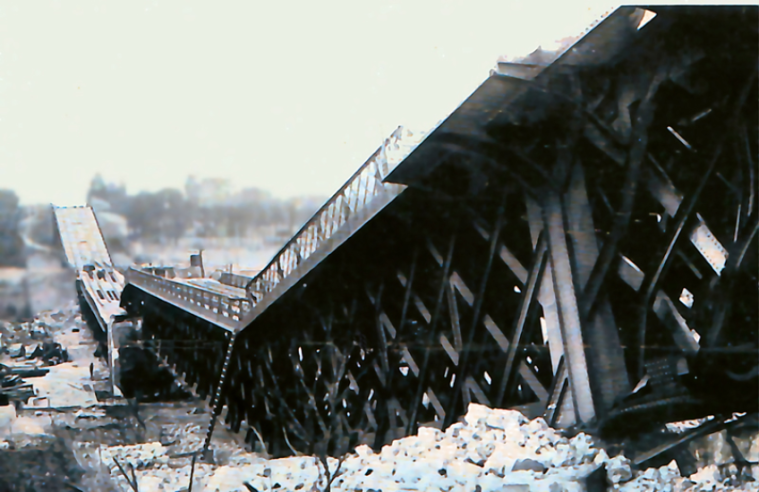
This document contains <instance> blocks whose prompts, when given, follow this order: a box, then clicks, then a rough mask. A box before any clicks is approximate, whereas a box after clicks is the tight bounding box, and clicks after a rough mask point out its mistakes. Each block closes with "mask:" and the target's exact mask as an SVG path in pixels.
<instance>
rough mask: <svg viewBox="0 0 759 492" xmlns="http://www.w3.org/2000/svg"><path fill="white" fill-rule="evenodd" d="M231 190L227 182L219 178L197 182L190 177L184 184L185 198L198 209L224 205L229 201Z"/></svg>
mask: <svg viewBox="0 0 759 492" xmlns="http://www.w3.org/2000/svg"><path fill="white" fill-rule="evenodd" d="M231 189H232V186H231V184H230V183H229V180H227V179H220V178H205V179H203V180H201V181H198V180H196V179H195V177H194V176H190V177H189V178H187V182H186V184H185V194H186V195H187V198H188V199H189V200H190V201H191V202H192V203H194V204H195V205H198V206H200V207H213V206H215V205H225V204H226V203H227V202H228V201H229V199H230V196H231Z"/></svg>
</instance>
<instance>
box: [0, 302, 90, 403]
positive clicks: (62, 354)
mask: <svg viewBox="0 0 759 492" xmlns="http://www.w3.org/2000/svg"><path fill="white" fill-rule="evenodd" d="M77 317H78V314H77V313H76V305H73V304H72V305H69V306H66V308H64V309H61V310H58V311H56V312H54V313H42V314H40V315H39V316H38V317H37V318H35V319H34V320H32V321H31V322H26V323H2V325H0V356H1V357H2V363H0V405H8V404H9V403H10V402H11V401H17V402H24V403H26V402H28V400H29V398H30V397H32V396H34V395H35V391H34V386H33V384H31V383H28V382H27V381H25V380H24V379H23V378H34V377H41V376H45V375H46V374H47V373H48V372H49V370H48V369H45V368H44V367H50V366H55V365H58V364H62V363H65V362H68V361H69V360H70V357H69V353H68V351H67V350H66V348H64V347H63V346H62V345H61V344H60V343H58V342H56V341H55V340H54V337H53V333H54V331H56V330H58V329H60V328H61V327H63V326H65V325H66V324H67V323H69V324H71V323H72V322H76V318H77ZM80 321H81V319H80Z"/></svg>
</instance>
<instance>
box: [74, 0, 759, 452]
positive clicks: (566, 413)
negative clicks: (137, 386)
mask: <svg viewBox="0 0 759 492" xmlns="http://www.w3.org/2000/svg"><path fill="white" fill-rule="evenodd" d="M756 14H757V9H756V8H753V7H750V8H748V7H747V8H733V9H712V8H695V9H680V8H665V7H656V8H650V9H642V8H634V7H624V8H618V9H614V10H612V11H609V12H606V13H603V15H601V16H600V18H599V19H597V21H596V22H595V23H594V24H593V25H591V26H589V27H588V29H586V30H584V31H583V32H581V33H578V34H577V35H576V36H574V37H572V38H568V39H564V42H563V43H562V45H561V47H560V48H559V49H558V50H557V51H552V52H547V51H543V50H538V51H536V52H534V53H531V54H529V55H528V56H526V57H522V58H517V59H514V58H512V59H506V58H505V59H503V60H500V61H499V62H498V65H497V67H496V68H495V69H494V70H493V71H492V73H491V75H490V77H489V78H488V79H487V80H486V81H485V82H484V83H483V84H482V85H481V86H480V87H478V88H477V90H475V91H474V93H472V95H471V96H470V97H469V98H468V99H467V100H466V101H465V102H464V103H463V104H462V105H461V106H460V107H458V108H457V109H456V110H455V111H454V112H453V113H451V114H450V115H449V116H448V117H447V118H446V119H445V120H443V121H442V122H441V123H440V124H439V125H438V126H436V127H435V128H434V129H432V130H431V131H429V132H425V133H417V132H412V131H409V130H406V129H403V128H399V129H398V130H397V131H396V132H394V133H393V135H391V137H390V138H388V139H387V140H386V142H385V143H384V145H383V146H382V147H381V148H380V149H378V150H377V152H376V153H375V154H374V155H372V156H371V157H370V159H369V160H367V161H366V162H365V163H364V164H363V165H362V166H361V167H360V168H359V170H358V171H357V172H356V174H354V175H353V176H352V177H351V178H350V179H349V180H348V181H347V182H346V184H345V185H344V186H343V187H342V188H341V189H340V190H339V191H338V192H337V193H336V194H335V195H334V196H333V197H332V198H331V199H330V200H329V201H328V202H327V203H326V204H325V205H324V206H323V207H322V208H321V209H320V210H319V211H318V212H317V213H316V215H315V216H314V217H313V218H312V219H311V220H310V221H309V222H307V223H306V224H305V225H304V226H303V228H302V229H301V230H300V231H299V232H298V233H297V234H296V235H295V236H294V237H293V238H292V239H291V240H290V241H289V242H288V243H287V244H286V245H285V246H284V247H283V249H282V250H281V251H280V252H279V253H278V254H277V255H276V256H275V257H274V258H273V260H272V261H271V263H270V264H269V265H268V266H267V267H266V268H265V269H264V270H262V271H261V272H260V273H259V274H258V275H257V276H255V277H254V278H246V277H243V276H236V275H226V276H225V277H223V278H221V279H219V280H218V281H217V280H211V279H205V278H200V277H201V275H198V274H197V272H196V273H194V274H193V273H192V272H190V273H184V274H177V273H176V272H172V271H171V270H167V269H160V270H158V269H153V270H146V269H139V268H132V269H130V270H129V271H128V272H127V273H126V286H125V287H124V290H123V294H122V295H121V296H120V299H119V296H118V295H117V296H116V299H112V300H111V301H106V299H105V298H104V297H106V296H110V294H107V293H106V291H103V289H104V288H107V286H106V285H105V284H104V283H103V282H105V283H106V284H108V285H111V286H113V284H110V283H108V282H109V281H108V279H107V278H105V277H106V276H107V277H108V278H111V276H110V270H109V269H108V268H107V266H100V265H106V264H105V263H104V261H106V260H105V257H103V256H102V255H101V256H97V254H100V253H97V254H94V253H93V254H94V256H93V258H94V257H97V258H99V259H97V262H96V264H91V263H88V264H86V265H85V264H82V265H79V264H78V263H76V261H78V260H74V263H76V265H77V270H78V271H79V270H81V272H82V273H81V274H80V280H79V281H78V282H81V284H80V285H81V286H82V289H81V292H82V293H83V297H84V299H85V302H86V303H87V305H88V306H90V309H91V310H92V311H93V313H95V312H96V313H97V314H95V316H96V318H97V319H98V321H97V323H98V325H99V326H101V327H103V329H104V330H108V321H107V318H108V316H112V314H109V313H110V311H109V310H110V309H111V308H110V307H108V308H106V307H105V304H103V302H100V303H99V301H106V304H107V305H108V306H110V305H111V304H110V302H114V303H115V304H114V306H116V305H119V304H120V306H121V308H123V309H124V310H125V312H126V316H125V319H139V320H140V322H141V326H142V334H143V337H144V338H145V339H146V340H147V339H149V340H153V342H154V343H153V346H154V348H155V350H156V352H157V353H158V354H159V356H160V357H161V358H164V359H165V360H166V361H167V363H168V364H170V365H171V366H172V367H173V368H174V369H175V371H176V372H177V373H179V374H181V375H182V376H183V378H184V379H185V380H186V381H187V383H188V384H189V385H191V386H193V387H194V388H195V389H196V391H197V392H198V394H199V395H200V396H202V397H204V398H207V399H208V400H209V404H210V405H211V406H212V407H213V408H214V416H219V415H223V417H224V420H225V422H226V423H227V424H228V425H229V426H230V427H231V428H232V429H233V430H235V431H240V430H244V431H245V432H246V437H247V440H248V442H249V443H250V444H251V446H261V447H263V448H264V449H266V450H267V451H268V452H269V453H270V454H271V455H274V456H283V455H287V454H292V453H297V452H306V453H308V454H313V453H319V452H322V453H328V454H340V453H342V452H344V451H345V450H346V449H348V448H349V447H350V446H354V445H356V444H359V443H368V444H370V445H372V446H374V447H379V446H381V445H383V444H385V443H387V442H388V441H390V440H392V439H394V438H397V437H400V436H403V435H408V434H411V433H414V432H415V431H416V429H417V428H418V426H420V425H422V424H423V425H428V426H435V427H438V428H445V427H448V426H449V425H450V424H451V423H453V422H455V421H456V420H457V419H458V418H459V417H460V416H461V415H463V414H464V413H465V412H466V409H467V407H468V405H469V403H471V402H476V403H481V404H484V405H487V406H491V407H502V408H516V409H519V410H521V411H522V412H523V413H524V414H525V415H527V416H529V417H536V416H543V417H544V418H545V419H546V421H547V422H548V423H549V424H550V425H552V426H556V427H563V428H573V429H585V430H592V431H594V432H597V433H600V434H602V435H604V436H607V437H609V438H613V437H614V436H618V435H620V434H625V433H627V434H632V433H635V432H639V431H645V430H649V429H651V428H654V427H656V426H657V425H661V424H663V423H665V422H670V421H674V420H682V419H688V418H699V417H704V416H707V415H722V414H725V415H728V414H731V413H733V412H756V411H757V410H759V408H757V405H758V404H757V402H759V393H758V392H757V388H758V387H759V386H758V385H757V378H759V357H758V356H757V354H758V353H759V346H758V344H759V336H758V332H757V330H758V329H757V326H759V324H758V322H759V319H758V318H759V316H758V315H757V303H756V302H755V301H756V298H757V294H758V293H759V292H758V289H757V285H758V284H757V278H756V272H757V255H756V252H757V250H756V245H757V237H756V236H757V235H756V232H757V228H758V225H757V224H758V222H757V217H758V216H759V215H758V211H757V203H756V189H757V183H756V181H757V175H758V174H759V168H758V164H757V162H759V160H758V159H757V154H758V150H757V140H756V135H757V134H759V133H758V130H759V125H758V124H757V108H756V104H755V101H756V100H757V78H756V75H757V59H758V58H759V57H757V46H759V38H758V34H757V32H758V29H757V27H758V26H757V15H756ZM82 213H84V212H82ZM61 217H63V216H62V215H59V226H60V224H61V223H62V222H61ZM64 229H65V227H64ZM62 236H63V234H62ZM66 241H68V242H70V243H71V244H72V245H73V246H70V250H71V254H70V255H69V258H70V259H71V258H77V252H76V251H77V250H76V244H81V241H80V242H79V243H77V242H76V241H77V239H76V238H73V237H72V238H66V239H64V244H66ZM68 253H69V250H68V249H67V254H68ZM88 261H89V260H88ZM109 264H110V263H108V265H109ZM88 265H93V266H92V268H90V267H89V266H88ZM88 268H89V270H88ZM101 271H102V272H104V273H103V275H104V277H100V276H99V272H101ZM117 278H120V277H116V276H114V277H113V278H112V280H113V281H114V282H115V281H116V280H115V279H117ZM101 291H102V293H103V297H101V294H100V293H99V292H101ZM95 296H97V298H96V297H95ZM98 306H100V307H98ZM118 316H120V314H119V315H118ZM101 318H102V319H103V320H104V321H101ZM114 319H116V318H114ZM119 319H121V318H119ZM214 423H215V417H214V420H213V421H212V422H211V424H210V426H209V436H208V439H207V441H206V446H208V445H209V443H210V437H211V432H212V430H213V425H214ZM701 431H703V429H701V430H697V431H694V435H695V434H696V433H698V432H701ZM678 439H680V441H678V443H682V439H683V438H682V437H679V438H678ZM678 443H674V444H673V443H666V442H665V443H663V444H660V445H657V447H656V448H655V449H654V450H653V451H649V452H646V453H643V454H641V455H640V456H639V458H638V459H639V460H644V459H650V458H652V457H654V456H655V455H657V454H660V453H663V452H666V451H668V450H670V449H674V448H676V447H677V445H678Z"/></svg>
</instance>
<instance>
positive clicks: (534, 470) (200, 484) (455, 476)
mask: <svg viewBox="0 0 759 492" xmlns="http://www.w3.org/2000/svg"><path fill="white" fill-rule="evenodd" d="M200 431H201V429H200V428H198V426H187V425H184V426H182V425H174V426H169V427H167V428H165V430H164V435H163V436H162V441H163V442H165V443H166V445H164V444H161V443H151V444H145V445H140V446H118V447H112V448H109V449H108V451H104V452H103V459H104V462H105V460H109V465H108V466H109V467H110V470H111V477H112V480H113V481H114V482H115V483H117V484H119V485H120V486H121V489H122V490H125V491H126V490H131V489H130V486H129V484H128V483H127V480H126V479H125V478H124V477H123V473H122V472H121V471H120V470H119V469H118V467H117V466H116V465H115V463H114V462H113V459H112V457H116V459H117V460H119V461H120V462H121V463H122V466H123V467H124V468H125V470H126V469H127V466H128V464H129V463H131V465H132V466H134V468H135V478H136V479H137V481H138V484H139V486H140V487H141V488H142V487H145V489H146V490H167V491H169V490H171V491H175V490H183V489H185V488H187V487H188V485H189V479H190V462H191V458H190V454H191V453H185V454H184V455H182V454H179V453H178V451H179V450H180V448H182V447H184V446H185V444H186V447H187V448H188V449H191V450H193V449H192V446H194V445H195V444H196V443H197V445H198V447H197V448H194V450H199V449H200V444H201V443H200V441H201V436H202V432H200ZM174 439H176V440H174ZM190 442H192V443H193V444H192V445H190ZM752 442H753V443H754V444H753V446H755V447H757V448H759V440H757V439H756V437H754V438H753V441H752ZM177 445H180V447H177V448H176V449H172V448H174V447H176V446H177ZM178 457H179V458H180V459H178ZM328 466H329V472H330V474H331V475H336V476H335V478H334V479H333V481H332V483H331V490H332V491H336V492H337V491H346V492H347V491H351V492H353V491H362V492H372V491H374V492H379V491H383V492H388V491H397V490H404V491H405V490H409V491H411V490H416V491H445V492H453V491H461V492H490V491H494V492H495V491H498V492H500V491H511V492H521V491H524V492H528V491H531V492H541V491H545V492H586V491H587V492H593V491H596V490H599V491H600V490H615V491H621V492H648V491H651V492H653V491H672V492H686V491H692V492H703V491H720V490H746V491H752V490H753V491H759V482H757V481H752V480H751V478H750V477H747V476H746V475H744V476H743V477H742V478H740V479H739V475H740V474H739V472H738V471H737V470H735V469H734V468H735V467H732V468H731V467H729V466H728V467H726V466H717V465H715V464H711V465H707V466H704V467H702V468H701V469H700V470H699V472H698V473H696V474H694V475H692V476H691V477H689V478H686V477H681V476H680V472H679V470H678V467H677V465H676V463H675V462H674V461H672V462H670V463H669V464H668V465H666V466H662V467H659V468H649V469H645V470H635V469H634V467H633V466H632V464H631V462H630V460H628V459H627V458H626V457H625V456H623V455H617V456H609V455H608V454H607V452H606V451H605V450H604V449H602V448H601V447H600V445H599V443H597V442H596V441H595V440H594V439H593V438H592V437H591V436H589V435H587V434H583V433H580V434H578V435H576V436H574V437H571V438H569V437H565V436H563V435H562V434H561V432H560V431H557V430H555V429H553V428H551V427H549V426H548V425H547V424H546V423H545V421H544V420H543V419H541V418H538V419H535V420H532V421H530V420H527V419H526V418H525V417H524V416H523V415H522V414H520V413H519V412H516V411H511V410H498V409H490V408H487V407H484V406H482V405H477V404H471V405H470V407H469V412H468V413H467V415H466V416H465V417H464V419H463V421H462V422H459V423H456V424H453V425H452V426H450V427H449V428H448V429H446V430H445V432H443V431H440V430H438V429H435V428H431V427H421V428H420V429H419V432H418V434H417V435H415V436H409V437H406V438H403V439H398V440H396V441H394V442H392V443H391V444H388V445H387V446H385V447H383V448H382V449H381V450H380V452H379V453H375V452H373V451H372V450H371V449H370V448H369V447H368V446H365V445H362V446H359V447H358V448H356V450H355V451H354V452H353V453H350V454H348V455H346V456H345V457H344V458H343V460H342V461H340V460H337V459H334V458H329V459H328ZM336 471H337V473H335V472H336ZM194 477H195V480H194V484H195V486H196V487H197V488H198V489H199V490H206V491H209V492H214V491H216V492H230V491H249V490H257V491H259V492H267V491H272V492H274V491H276V492H288V491H301V492H311V491H312V490H318V491H322V490H325V489H326V486H327V480H326V474H325V471H324V467H323V465H322V463H321V461H320V460H319V459H318V458H315V457H313V456H298V457H289V458H281V459H273V460H267V459H264V458H263V457H261V456H259V455H256V454H254V453H244V454H237V455H235V456H234V459H227V460H226V463H224V464H221V463H217V464H209V463H205V462H201V461H200V460H198V462H197V463H196V465H195V472H194ZM246 483H247V485H246Z"/></svg>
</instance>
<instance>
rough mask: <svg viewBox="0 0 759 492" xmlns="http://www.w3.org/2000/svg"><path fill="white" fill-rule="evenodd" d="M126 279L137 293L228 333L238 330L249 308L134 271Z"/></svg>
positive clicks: (247, 304)
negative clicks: (153, 298) (140, 292)
mask: <svg viewBox="0 0 759 492" xmlns="http://www.w3.org/2000/svg"><path fill="white" fill-rule="evenodd" d="M126 278H127V282H128V283H129V284H131V285H134V286H135V287H137V288H139V289H140V290H143V291H145V292H147V293H149V294H152V295H154V296H156V297H158V298H159V299H162V300H165V301H166V302H169V303H171V304H173V305H175V306H177V307H179V308H181V309H183V310H185V311H187V312H190V313H192V314H194V315H196V316H198V317H199V318H202V319H205V320H206V321H209V322H211V323H213V324H215V325H217V326H220V327H222V328H224V329H226V330H229V331H236V330H237V329H238V324H239V322H240V320H241V319H242V316H243V314H244V313H245V312H247V311H248V310H249V309H250V307H251V302H250V301H249V300H248V299H244V298H235V297H229V296H225V295H222V294H217V293H214V292H210V291H208V290H206V289H203V288H200V287H195V286H192V285H188V284H186V283H182V282H178V281H174V280H170V279H167V278H163V277H159V276H157V275H153V274H151V273H147V272H143V271H141V270H138V269H135V268H130V269H129V270H128V271H127V275H126Z"/></svg>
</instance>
